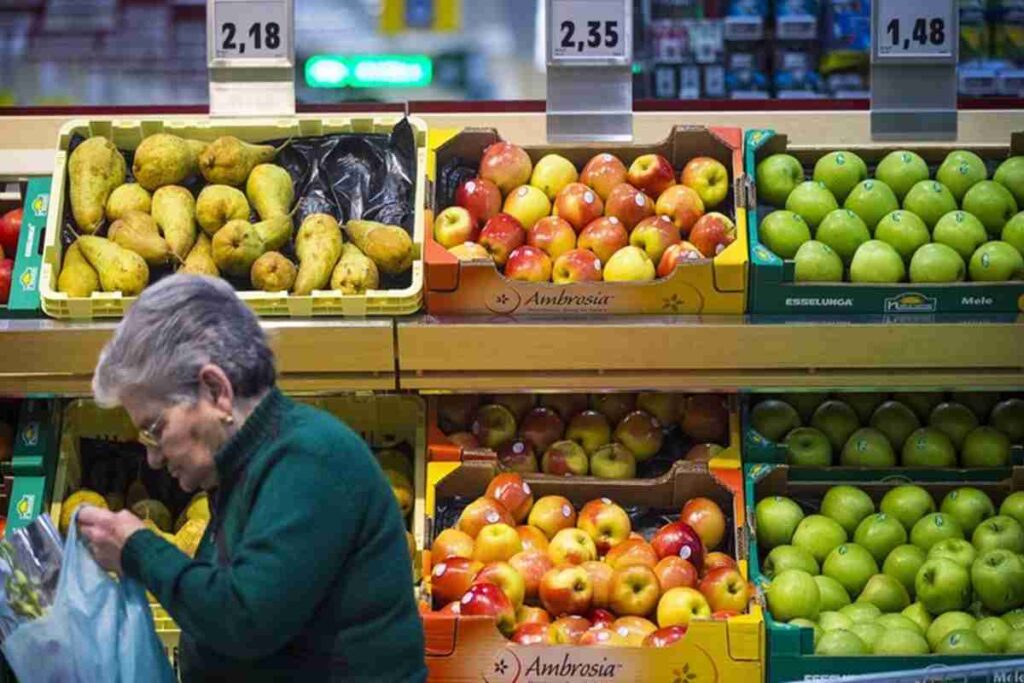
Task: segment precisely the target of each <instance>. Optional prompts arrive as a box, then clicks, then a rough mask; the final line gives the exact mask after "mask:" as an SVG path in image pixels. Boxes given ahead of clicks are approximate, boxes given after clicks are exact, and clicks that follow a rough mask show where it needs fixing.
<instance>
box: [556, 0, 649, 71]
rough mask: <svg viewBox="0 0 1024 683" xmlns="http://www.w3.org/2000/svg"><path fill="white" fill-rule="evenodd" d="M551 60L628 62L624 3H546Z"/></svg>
mask: <svg viewBox="0 0 1024 683" xmlns="http://www.w3.org/2000/svg"><path fill="white" fill-rule="evenodd" d="M549 3H550V4H549V7H550V8H551V16H550V17H549V21H548V41H549V44H550V55H551V58H552V59H554V60H556V61H560V62H563V61H565V62H568V61H576V60H580V61H583V60H591V59H595V58H596V59H601V60H607V59H610V60H613V61H620V60H628V59H629V58H630V57H631V50H630V49H629V45H630V40H631V38H632V36H631V35H630V31H631V30H632V26H631V22H630V21H629V19H630V16H629V15H628V12H630V11H631V10H632V2H628V1H627V0H549Z"/></svg>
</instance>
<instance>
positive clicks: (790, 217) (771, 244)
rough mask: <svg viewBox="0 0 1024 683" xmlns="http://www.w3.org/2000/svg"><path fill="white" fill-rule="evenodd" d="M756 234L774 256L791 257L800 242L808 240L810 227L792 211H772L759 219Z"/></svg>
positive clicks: (794, 254)
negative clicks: (761, 219)
mask: <svg viewBox="0 0 1024 683" xmlns="http://www.w3.org/2000/svg"><path fill="white" fill-rule="evenodd" d="M758 235H759V236H760V238H761V242H763V243H764V246H766V247H768V248H769V249H770V250H771V251H772V252H773V253H774V254H775V255H776V256H778V257H779V258H782V259H791V258H793V257H794V256H796V252H797V249H799V248H800V245H801V244H803V243H804V242H808V241H810V239H811V228H810V227H809V226H808V225H807V223H806V222H805V221H804V219H803V218H801V217H800V216H799V215H798V214H796V213H793V212H792V211H772V212H771V213H770V214H768V215H767V216H765V218H764V220H763V221H761V225H760V227H759V228H758Z"/></svg>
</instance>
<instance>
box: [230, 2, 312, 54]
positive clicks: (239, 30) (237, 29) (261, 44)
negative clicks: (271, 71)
mask: <svg viewBox="0 0 1024 683" xmlns="http://www.w3.org/2000/svg"><path fill="white" fill-rule="evenodd" d="M213 5H214V12H213V18H214V21H213V24H212V26H211V27H210V31H211V32H212V35H211V36H210V42H211V47H212V56H213V58H215V59H230V60H235V59H289V58H290V57H291V45H290V43H291V37H292V26H291V21H292V17H291V12H290V11H289V5H290V3H289V2H288V1H287V0H213Z"/></svg>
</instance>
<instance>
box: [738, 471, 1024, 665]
mask: <svg viewBox="0 0 1024 683" xmlns="http://www.w3.org/2000/svg"><path fill="white" fill-rule="evenodd" d="M755 518H756V529H757V542H758V547H759V552H760V553H762V555H761V558H762V568H763V574H764V575H765V576H766V577H767V578H768V579H769V583H768V585H767V588H766V589H765V595H766V598H767V601H768V609H769V611H770V612H771V615H772V617H773V618H774V619H775V620H776V621H780V622H786V623H789V624H795V625H799V626H805V627H808V628H813V629H814V642H815V653H816V654H821V655H867V654H874V655H923V654H928V653H931V652H934V653H938V654H950V655H952V654H984V653H1021V654H1024V555H1022V553H1024V491H1018V492H1015V493H1012V494H1010V495H1009V496H1007V497H1006V498H1005V500H1003V502H1002V505H1001V506H1000V507H999V513H998V514H996V507H995V505H994V504H993V502H992V499H991V498H989V496H988V495H987V494H986V493H985V492H984V491H982V490H980V489H977V488H974V487H970V486H965V487H961V488H957V489H955V490H953V491H950V492H949V493H948V494H946V496H945V497H944V498H943V499H942V503H941V505H940V506H939V507H938V510H936V505H935V499H933V498H932V495H931V494H930V493H929V492H928V491H926V490H925V489H924V488H921V487H920V486H915V485H904V486H898V487H896V488H893V489H891V490H889V491H888V492H887V493H886V494H885V496H884V497H883V498H882V499H881V502H880V503H879V505H878V511H877V512H876V508H875V503H874V501H873V500H872V499H871V497H870V496H869V495H868V494H867V493H865V492H864V491H862V490H861V489H859V488H856V487H854V486H835V487H833V488H831V489H829V490H828V491H827V492H826V493H825V495H824V497H823V498H822V499H821V507H820V510H819V512H818V513H817V514H809V515H805V513H804V510H803V509H802V508H801V507H800V505H799V504H797V503H796V502H795V501H793V500H792V499H790V498H786V497H784V496H771V497H768V498H764V499H762V500H761V501H759V502H758V504H757V507H756V509H755ZM968 539H970V540H968ZM764 553H767V555H765V554H764Z"/></svg>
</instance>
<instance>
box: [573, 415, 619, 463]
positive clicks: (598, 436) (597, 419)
mask: <svg viewBox="0 0 1024 683" xmlns="http://www.w3.org/2000/svg"><path fill="white" fill-rule="evenodd" d="M565 438H567V439H569V440H570V441H575V442H576V443H578V444H579V445H580V446H583V450H584V451H586V453H587V455H593V454H594V451H596V450H597V449H598V448H600V447H601V446H604V445H605V444H607V443H609V442H610V441H611V440H612V428H611V425H609V424H608V418H606V417H605V416H604V415H602V414H601V413H599V412H597V411H596V410H584V411H583V412H580V413H577V414H576V416H575V417H573V418H572V420H570V421H569V426H568V427H567V428H566V430H565Z"/></svg>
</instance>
